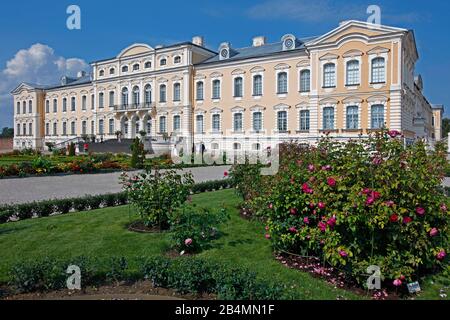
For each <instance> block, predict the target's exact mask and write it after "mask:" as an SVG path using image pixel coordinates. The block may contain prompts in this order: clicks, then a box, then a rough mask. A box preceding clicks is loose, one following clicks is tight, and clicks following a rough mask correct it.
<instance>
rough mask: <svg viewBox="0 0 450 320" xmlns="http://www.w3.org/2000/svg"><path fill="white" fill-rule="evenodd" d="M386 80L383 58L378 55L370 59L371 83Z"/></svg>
mask: <svg viewBox="0 0 450 320" xmlns="http://www.w3.org/2000/svg"><path fill="white" fill-rule="evenodd" d="M384 82H386V72H385V60H384V58H382V57H378V58H375V59H373V60H372V83H384Z"/></svg>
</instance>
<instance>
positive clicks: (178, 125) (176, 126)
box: [173, 115, 181, 131]
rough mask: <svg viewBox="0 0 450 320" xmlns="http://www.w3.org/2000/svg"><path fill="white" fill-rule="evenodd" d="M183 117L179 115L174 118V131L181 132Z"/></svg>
mask: <svg viewBox="0 0 450 320" xmlns="http://www.w3.org/2000/svg"><path fill="white" fill-rule="evenodd" d="M180 129H181V117H180V116H179V115H175V116H173V131H180Z"/></svg>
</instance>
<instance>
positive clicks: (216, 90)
mask: <svg viewBox="0 0 450 320" xmlns="http://www.w3.org/2000/svg"><path fill="white" fill-rule="evenodd" d="M212 98H213V99H220V80H214V81H213V82H212Z"/></svg>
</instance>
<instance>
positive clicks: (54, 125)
mask: <svg viewBox="0 0 450 320" xmlns="http://www.w3.org/2000/svg"><path fill="white" fill-rule="evenodd" d="M53 135H54V136H56V135H58V124H57V123H56V122H54V123H53Z"/></svg>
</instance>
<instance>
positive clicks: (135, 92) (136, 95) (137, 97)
mask: <svg viewBox="0 0 450 320" xmlns="http://www.w3.org/2000/svg"><path fill="white" fill-rule="evenodd" d="M140 94H141V93H140V90H139V87H138V86H135V87H134V88H133V99H132V104H133V105H135V106H137V105H139V103H140Z"/></svg>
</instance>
